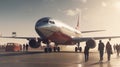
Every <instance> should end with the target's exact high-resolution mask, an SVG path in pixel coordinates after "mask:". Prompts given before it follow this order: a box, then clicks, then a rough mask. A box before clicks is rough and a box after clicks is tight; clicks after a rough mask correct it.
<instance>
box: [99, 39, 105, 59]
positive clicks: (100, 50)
mask: <svg viewBox="0 0 120 67" xmlns="http://www.w3.org/2000/svg"><path fill="white" fill-rule="evenodd" d="M98 51H99V54H100V61H102V60H103V54H104V43H103V42H102V41H101V40H100V41H99V44H98Z"/></svg>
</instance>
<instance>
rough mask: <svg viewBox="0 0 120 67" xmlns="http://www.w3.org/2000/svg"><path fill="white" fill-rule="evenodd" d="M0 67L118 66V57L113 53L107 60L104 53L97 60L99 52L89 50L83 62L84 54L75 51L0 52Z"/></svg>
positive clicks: (119, 62) (119, 64)
mask: <svg viewBox="0 0 120 67" xmlns="http://www.w3.org/2000/svg"><path fill="white" fill-rule="evenodd" d="M0 67H120V57H119V56H116V54H113V55H112V56H111V60H110V62H108V61H107V55H106V53H105V54H104V60H103V62H99V54H98V53H97V52H91V53H90V56H89V61H88V62H85V61H84V54H83V53H75V52H65V51H63V52H60V53H54V52H53V53H44V52H40V51H30V52H0Z"/></svg>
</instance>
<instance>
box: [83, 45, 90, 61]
mask: <svg viewBox="0 0 120 67" xmlns="http://www.w3.org/2000/svg"><path fill="white" fill-rule="evenodd" d="M84 55H85V62H87V61H88V59H89V47H88V46H87V45H86V46H85V49H84Z"/></svg>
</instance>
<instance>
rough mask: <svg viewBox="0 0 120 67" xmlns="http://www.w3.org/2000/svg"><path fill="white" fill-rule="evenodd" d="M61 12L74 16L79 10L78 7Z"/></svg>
mask: <svg viewBox="0 0 120 67" xmlns="http://www.w3.org/2000/svg"><path fill="white" fill-rule="evenodd" d="M63 12H64V13H65V14H66V15H68V16H75V15H77V14H79V13H80V12H81V10H80V9H79V8H75V9H68V10H65V11H63Z"/></svg>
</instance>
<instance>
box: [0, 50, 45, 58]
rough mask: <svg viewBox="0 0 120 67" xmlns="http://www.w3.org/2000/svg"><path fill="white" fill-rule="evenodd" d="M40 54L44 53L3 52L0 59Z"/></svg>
mask: <svg viewBox="0 0 120 67" xmlns="http://www.w3.org/2000/svg"><path fill="white" fill-rule="evenodd" d="M40 53H44V52H38V51H36V52H4V53H2V54H0V57H4V56H18V55H31V54H40Z"/></svg>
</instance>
